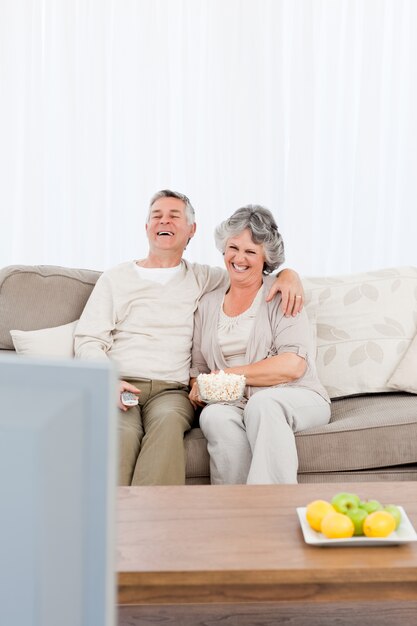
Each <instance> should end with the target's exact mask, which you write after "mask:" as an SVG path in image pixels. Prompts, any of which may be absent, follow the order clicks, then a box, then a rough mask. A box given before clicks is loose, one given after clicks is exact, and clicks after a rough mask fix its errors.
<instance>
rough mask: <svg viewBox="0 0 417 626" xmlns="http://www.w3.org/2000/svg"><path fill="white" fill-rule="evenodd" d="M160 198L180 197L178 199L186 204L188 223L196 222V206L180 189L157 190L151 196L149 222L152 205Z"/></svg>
mask: <svg viewBox="0 0 417 626" xmlns="http://www.w3.org/2000/svg"><path fill="white" fill-rule="evenodd" d="M159 198H178V200H182V201H183V202H184V206H185V217H186V218H187V222H188V224H190V225H191V224H194V222H195V211H194V207H193V205H192V204H191V202H190V200H189V199H188V198H187V196H185V195H184V194H183V193H180V192H179V191H172V190H171V189H162V190H161V191H157V193H156V194H154V195H153V196H152V198H151V202H150V204H149V211H148V217H147V220H146V221H147V223H149V220H150V217H151V210H152V205H153V204H154V203H155V202H156V201H157V200H159Z"/></svg>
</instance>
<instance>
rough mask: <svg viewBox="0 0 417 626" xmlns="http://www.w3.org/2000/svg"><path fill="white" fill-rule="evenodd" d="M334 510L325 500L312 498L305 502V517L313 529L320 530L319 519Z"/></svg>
mask: <svg viewBox="0 0 417 626" xmlns="http://www.w3.org/2000/svg"><path fill="white" fill-rule="evenodd" d="M331 511H334V508H333V507H332V505H331V504H330V502H327V501H326V500H313V502H310V504H307V510H306V519H307V522H308V523H309V524H310V526H311V528H312V529H313V530H317V531H320V525H321V520H322V519H323V517H324V516H325V515H326V514H327V513H329V512H331Z"/></svg>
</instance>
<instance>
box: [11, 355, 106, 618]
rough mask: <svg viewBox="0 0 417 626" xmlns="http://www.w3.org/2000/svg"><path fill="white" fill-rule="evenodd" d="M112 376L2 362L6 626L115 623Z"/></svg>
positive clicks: (73, 363)
mask: <svg viewBox="0 0 417 626" xmlns="http://www.w3.org/2000/svg"><path fill="white" fill-rule="evenodd" d="M116 447H117V446H116V375H115V373H114V372H113V370H112V368H111V365H110V363H108V364H107V363H92V362H91V363H90V362H85V361H77V360H68V361H56V360H54V361H47V360H40V359H35V358H30V359H26V358H24V357H21V356H14V355H12V356H11V355H6V356H0V533H1V535H0V546H1V547H0V624H2V625H3V624H4V626H6V625H7V626H113V624H114V623H115V585H116V579H115V562H114V553H115V548H114V509H115V491H116Z"/></svg>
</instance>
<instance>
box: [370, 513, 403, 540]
mask: <svg viewBox="0 0 417 626" xmlns="http://www.w3.org/2000/svg"><path fill="white" fill-rule="evenodd" d="M395 525H396V522H395V519H394V516H393V515H391V513H388V511H375V512H374V513H370V515H368V517H366V518H365V521H364V523H363V532H364V534H365V536H366V537H388V535H390V534H391V533H392V531H393V530H395Z"/></svg>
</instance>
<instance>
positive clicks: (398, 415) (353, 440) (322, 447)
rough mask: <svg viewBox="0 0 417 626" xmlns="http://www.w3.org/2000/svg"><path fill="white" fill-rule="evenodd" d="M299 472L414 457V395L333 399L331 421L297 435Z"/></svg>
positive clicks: (396, 462)
mask: <svg viewBox="0 0 417 626" xmlns="http://www.w3.org/2000/svg"><path fill="white" fill-rule="evenodd" d="M296 445H297V451H298V458H299V473H303V472H306V473H308V472H313V473H314V472H335V471H351V470H361V469H369V468H377V467H387V466H393V465H401V464H407V463H415V462H416V461H417V396H416V395H412V394H405V393H393V394H386V393H381V394H370V395H365V396H356V397H349V398H343V399H338V400H333V402H332V415H331V419H330V423H329V424H327V425H326V426H323V427H318V428H312V429H309V430H305V431H302V432H299V433H297V434H296Z"/></svg>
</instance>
